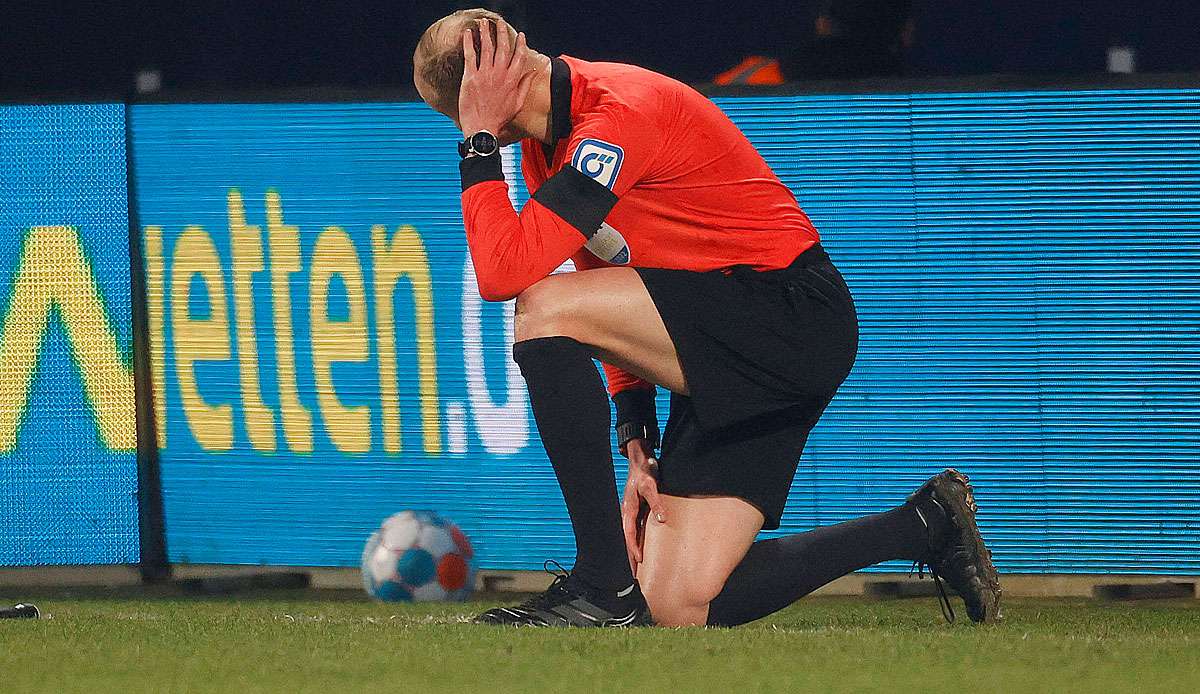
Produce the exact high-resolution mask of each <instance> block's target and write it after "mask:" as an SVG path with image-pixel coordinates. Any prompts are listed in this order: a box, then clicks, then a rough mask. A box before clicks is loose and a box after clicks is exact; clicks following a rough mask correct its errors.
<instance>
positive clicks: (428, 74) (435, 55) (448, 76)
mask: <svg viewBox="0 0 1200 694" xmlns="http://www.w3.org/2000/svg"><path fill="white" fill-rule="evenodd" d="M479 19H483V20H487V22H488V26H489V28H490V29H491V32H492V42H493V45H495V41H496V37H497V32H498V31H499V26H500V24H501V23H502V22H503V23H504V25H505V26H506V27H507V28H508V34H509V40H510V41H515V40H516V36H517V32H516V30H515V29H513V28H512V26H510V25H509V24H508V23H507V22H504V18H503V17H501V16H500V15H499V14H497V13H495V12H492V11H491V10H485V9H482V8H475V9H470V10H459V11H457V12H455V13H453V14H450V15H447V16H445V17H442V18H441V19H439V20H438V21H436V22H434V23H433V24H432V25H430V27H429V28H428V29H426V30H425V33H424V34H422V35H421V40H420V41H418V42H417V49H416V51H415V52H414V53H413V64H414V65H416V66H417V73H418V74H419V75H420V77H421V81H423V82H424V83H425V84H427V85H429V87H430V88H431V89H432V90H433V92H434V98H435V99H436V103H434V104H431V105H432V106H435V107H441V108H443V109H448V110H457V107H458V91H459V89H460V88H461V87H462V78H463V69H464V68H465V66H466V58H465V57H464V56H463V45H462V33H463V32H464V31H466V30H468V29H469V30H470V31H471V34H472V36H473V38H474V39H475V51H476V55H478V53H479V50H480V38H479V29H478V27H477V25H476V20H479Z"/></svg>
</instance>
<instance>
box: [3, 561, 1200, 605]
mask: <svg viewBox="0 0 1200 694" xmlns="http://www.w3.org/2000/svg"><path fill="white" fill-rule="evenodd" d="M172 568H173V578H174V579H176V580H189V579H191V580H196V579H208V580H211V579H228V578H236V577H249V576H262V575H266V574H295V573H297V572H304V573H307V574H308V575H309V577H310V579H311V586H312V587H313V588H316V589H333V590H359V589H361V587H362V579H361V578H360V577H359V572H358V569H357V568H328V567H295V566H275V567H272V566H225V565H212V564H180V565H176V566H174V567H172ZM279 579H280V580H284V579H283V577H279ZM1000 580H1001V585H1002V586H1003V588H1004V595H1005V596H1007V597H1037V598H1067V597H1070V598H1109V597H1111V596H1121V595H1125V596H1130V595H1133V596H1137V597H1141V596H1153V597H1192V598H1196V597H1200V596H1198V595H1197V594H1196V586H1197V585H1198V584H1200V578H1197V577H1196V576H1139V575H1128V574H1002V575H1001V577H1000ZM140 582H141V578H140V576H139V575H138V570H137V567H136V566H37V567H21V568H0V587H93V588H94V587H100V588H103V587H114V588H116V587H130V586H137V585H140ZM265 583H266V584H270V583H271V579H269V578H268V579H267V580H266V581H265ZM549 583H550V577H549V576H548V575H547V574H546V573H545V572H543V571H481V572H480V573H479V575H478V577H477V579H476V588H477V589H480V590H486V591H487V592H515V593H533V592H537V591H540V590H543V589H545V587H546V586H547V585H549ZM875 584H886V586H885V587H882V588H880V587H876V586H875ZM1168 584H1170V585H1169V587H1168V588H1163V587H1162V586H1164V585H1168ZM1108 586H1111V588H1106V587H1108ZM1141 586H1146V587H1145V588H1142V587H1141ZM1188 586H1190V587H1191V592H1190V594H1189V593H1188V588H1187V587H1188ZM933 590H934V588H933V582H932V581H931V580H929V578H928V577H926V578H925V579H924V580H919V579H917V577H916V576H913V577H909V576H908V575H907V574H903V573H856V574H851V575H849V576H843V577H842V578H839V579H837V580H836V581H834V582H832V583H830V584H829V585H826V586H824V587H822V588H820V589H819V590H817V591H816V593H814V595H871V596H875V597H880V596H881V595H880V592H881V591H882V593H884V595H883V597H906V596H913V597H916V596H928V595H932V594H933V593H932V591H933Z"/></svg>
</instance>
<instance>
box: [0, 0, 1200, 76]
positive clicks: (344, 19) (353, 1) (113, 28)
mask: <svg viewBox="0 0 1200 694" xmlns="http://www.w3.org/2000/svg"><path fill="white" fill-rule="evenodd" d="M472 5H485V6H491V7H493V8H497V9H500V10H501V11H504V12H505V14H506V15H507V16H509V17H510V19H511V20H512V21H513V22H514V24H516V25H517V26H518V27H519V28H521V29H524V30H525V31H526V32H527V34H528V35H529V42H530V44H531V45H532V46H533V47H534V48H536V49H538V50H541V51H542V52H545V53H549V54H552V55H553V54H557V53H569V54H572V55H576V56H578V57H582V58H590V59H607V60H619V61H627V62H634V63H638V64H640V65H643V66H646V67H649V68H652V69H656V70H659V71H661V72H665V73H667V74H670V75H673V76H676V77H678V78H680V79H683V80H686V81H689V82H707V81H710V80H711V79H712V78H713V77H714V76H715V75H716V74H717V73H719V72H721V71H722V70H724V69H727V68H729V67H731V66H733V65H735V64H736V63H738V61H739V60H741V59H742V58H743V57H745V56H747V55H750V54H765V55H771V56H778V57H780V58H781V59H782V61H783V63H784V65H785V68H786V72H787V75H788V77H789V78H790V79H820V78H845V77H863V76H876V75H910V76H925V75H938V76H945V75H979V74H993V73H1015V74H1080V73H1095V72H1103V71H1104V70H1105V64H1106V63H1105V61H1106V50H1107V48H1108V47H1109V46H1113V45H1128V46H1131V47H1133V48H1135V50H1136V52H1137V68H1138V71H1139V72H1185V71H1200V29H1198V27H1200V2H1196V1H1195V0H1140V1H1136V2H1135V1H1132V0H1125V1H1118V0H1095V1H1092V2H1085V1H1084V0H1040V1H1034V0H990V1H989V0H979V1H972V0H911V1H906V0H857V1H855V0H840V1H839V0H807V1H804V0H801V1H793V2H785V1H783V0H759V1H755V0H743V1H742V2H734V1H731V0H722V1H720V2H714V1H712V0H692V1H690V2H683V1H675V0H662V1H660V2H654V1H646V2H571V1H569V0H567V1H563V2H546V1H543V0H493V1H490V2H489V1H488V0H476V2H474V3H470V2H468V3H463V2H447V1H444V0H429V1H420V2H417V1H408V2H405V1H400V2H379V1H378V0H375V1H369V0H344V1H342V2H323V3H322V2H308V3H301V2H291V3H273V2H259V3H256V2H253V1H249V2H248V1H247V0H192V1H191V2H182V3H181V2H171V3H167V2H153V1H151V2H140V3H120V2H116V3H108V4H83V3H79V2H65V1H64V0H46V1H44V2H28V3H21V4H19V5H18V4H17V3H16V2H14V0H4V4H3V5H0V28H2V31H0V94H7V95H14V94H30V95H56V94H67V93H71V94H105V93H108V94H113V93H115V94H121V93H124V92H126V91H129V90H130V89H131V87H132V85H133V79H134V74H135V73H136V72H137V71H138V70H140V69H146V68H149V69H157V70H160V71H161V73H162V76H163V86H164V88H166V89H167V90H205V89H217V90H254V89H264V88H266V89H274V88H285V89H295V88H304V87H317V86H321V87H345V88H364V87H367V88H376V87H379V88H386V89H397V90H400V91H403V92H405V93H407V92H409V91H410V90H411V77H410V76H411V54H412V50H413V47H414V45H415V43H416V40H417V37H418V36H419V35H420V33H421V31H422V30H423V29H424V28H425V27H426V26H427V25H428V24H429V23H431V22H432V21H434V20H436V19H437V18H438V17H441V16H442V15H444V14H446V13H448V12H450V11H452V10H454V9H457V8H460V7H469V6H472ZM831 13H832V14H834V15H837V16H839V17H841V18H842V21H841V24H840V25H839V26H840V28H841V29H842V30H843V33H849V34H853V36H852V37H851V39H852V41H851V45H849V46H847V45H841V46H840V47H839V48H838V50H834V51H833V52H832V53H830V52H829V51H828V50H825V49H828V46H825V49H822V47H821V46H818V45H816V43H814V42H816V41H817V38H816V36H815V32H814V23H815V20H816V17H817V16H818V15H821V14H825V15H829V14H831ZM906 22H910V24H909V25H908V28H907V36H908V39H907V41H904V40H903V36H902V34H901V32H904V31H905V23H906ZM843 38H844V37H843ZM854 42H857V43H854ZM884 44H886V45H884ZM823 50H824V52H823ZM839 51H840V52H839ZM872 51H875V53H879V52H881V51H882V53H880V54H881V55H884V57H883V59H881V60H875V59H865V58H863V56H868V55H874V53H872ZM817 55H821V56H823V57H821V58H820V59H814V56H817Z"/></svg>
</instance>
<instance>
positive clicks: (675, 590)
mask: <svg viewBox="0 0 1200 694" xmlns="http://www.w3.org/2000/svg"><path fill="white" fill-rule="evenodd" d="M662 498H663V500H664V502H665V504H666V507H667V522H666V523H648V524H647V526H646V538H645V544H644V546H643V561H642V563H641V565H640V566H639V567H638V576H637V577H638V583H640V584H641V586H642V592H643V593H644V594H645V595H646V601H647V602H649V604H650V613H651V614H652V615H653V616H654V621H655V622H656V623H658V624H659V625H662V626H698V625H704V624H705V623H706V622H707V620H708V604H709V603H710V602H712V601H713V599H714V598H716V597H717V595H718V594H719V593H720V592H721V590H722V589H723V588H724V587H725V582H726V581H727V580H728V578H729V575H730V574H731V573H733V570H734V568H735V567H737V565H738V564H739V563H740V562H741V561H742V557H744V556H745V555H746V551H747V550H749V549H750V545H751V544H753V543H754V538H755V536H756V535H757V534H758V531H759V529H761V528H762V525H763V515H762V513H760V512H759V510H758V509H756V508H755V507H754V506H752V505H750V504H749V503H747V502H745V501H743V500H742V499H737V498H733V497H702V498H684V497H678V496H665V495H664V496H663V497H662Z"/></svg>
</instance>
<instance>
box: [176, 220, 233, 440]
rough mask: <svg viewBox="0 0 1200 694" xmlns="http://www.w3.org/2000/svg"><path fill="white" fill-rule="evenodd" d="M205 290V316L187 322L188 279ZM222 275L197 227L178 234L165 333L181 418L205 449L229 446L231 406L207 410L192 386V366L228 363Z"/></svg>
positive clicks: (206, 237)
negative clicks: (170, 342) (199, 282)
mask: <svg viewBox="0 0 1200 694" xmlns="http://www.w3.org/2000/svg"><path fill="white" fill-rule="evenodd" d="M193 275H200V278H201V280H202V281H203V282H204V286H205V288H206V289H207V290H208V303H209V316H208V318H204V319H192V317H191V315H190V313H189V311H188V303H189V301H188V299H189V293H190V292H189V289H190V287H191V282H192V276H193ZM227 314H228V309H227V308H226V306H225V276H224V273H223V272H222V271H221V259H220V257H219V256H218V255H217V249H216V246H214V245H213V241H212V238H210V237H209V235H208V234H207V233H206V232H205V231H204V229H202V228H200V227H198V226H190V227H188V228H186V229H184V230H183V234H182V235H180V237H179V240H178V241H177V242H176V243H175V253H174V255H173V256H172V259H171V331H172V335H173V336H174V341H175V370H176V375H177V378H178V379H179V393H180V398H181V399H182V400H183V413H184V415H185V418H186V419H187V423H188V426H189V427H190V428H191V430H192V435H193V436H194V437H195V438H196V442H197V443H199V444H200V445H201V447H203V448H205V449H207V450H210V451H212V450H218V451H225V450H229V449H230V448H232V447H233V407H232V406H231V405H229V404H227V403H226V404H221V405H210V404H208V403H207V402H205V401H204V398H202V397H201V396H200V390H199V388H197V386H196V374H195V371H194V368H195V363H196V362H198V361H224V360H227V359H229V351H230V347H229V319H228V315H227Z"/></svg>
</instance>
